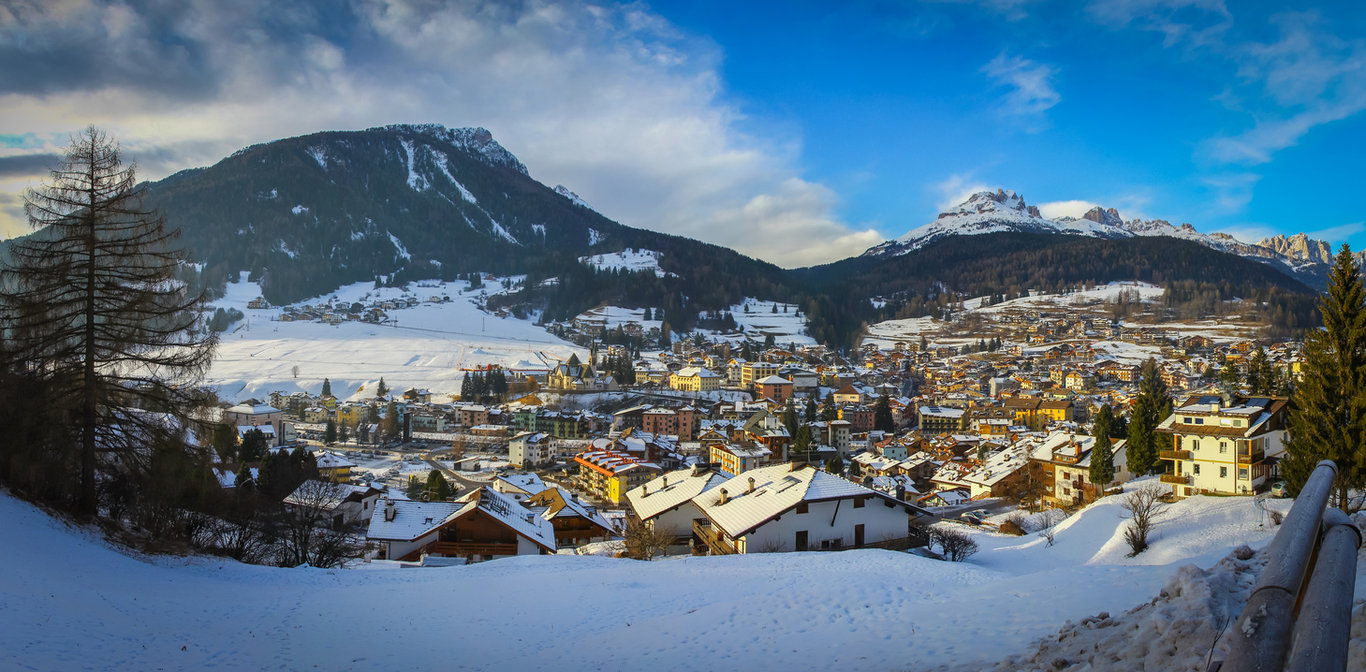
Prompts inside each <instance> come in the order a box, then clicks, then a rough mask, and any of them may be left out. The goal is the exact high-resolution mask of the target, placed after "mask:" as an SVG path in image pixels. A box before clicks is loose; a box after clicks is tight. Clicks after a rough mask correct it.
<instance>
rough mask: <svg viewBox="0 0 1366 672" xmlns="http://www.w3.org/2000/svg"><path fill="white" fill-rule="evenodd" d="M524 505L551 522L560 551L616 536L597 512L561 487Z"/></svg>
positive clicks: (531, 499) (544, 492)
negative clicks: (538, 511)
mask: <svg viewBox="0 0 1366 672" xmlns="http://www.w3.org/2000/svg"><path fill="white" fill-rule="evenodd" d="M523 505H525V506H526V507H528V508H529V509H531V510H532V511H536V510H538V509H540V510H541V512H540V514H539V515H540V517H541V518H544V519H545V520H548V521H550V526H551V527H552V528H553V529H554V533H555V545H556V546H557V547H558V548H576V547H578V546H582V545H583V544H587V543H590V542H594V541H605V540H607V539H609V538H611V537H612V535H614V534H616V530H615V529H613V527H612V523H610V522H608V521H607V519H606V518H604V517H603V516H602V514H600V513H598V512H597V510H596V509H594V508H593V507H591V506H588V505H587V504H585V503H583V502H581V501H579V496H578V495H575V494H572V493H566V492H565V491H563V490H561V489H559V488H546V489H544V490H542V491H540V492H539V493H537V494H535V495H533V496H531V497H529V498H527V499H526V500H525V501H524V502H523Z"/></svg>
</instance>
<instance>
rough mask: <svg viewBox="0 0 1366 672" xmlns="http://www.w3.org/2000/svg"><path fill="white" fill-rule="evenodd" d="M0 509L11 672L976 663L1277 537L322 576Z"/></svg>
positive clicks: (1244, 521)
mask: <svg viewBox="0 0 1366 672" xmlns="http://www.w3.org/2000/svg"><path fill="white" fill-rule="evenodd" d="M1276 504H1278V505H1280V506H1282V507H1283V506H1284V504H1285V502H1277V503H1276ZM0 518H3V519H4V520H5V521H6V525H5V528H6V531H7V532H8V533H9V536H10V539H12V540H15V541H16V542H20V541H21V543H9V544H5V545H4V546H3V548H0V566H4V567H5V568H6V571H5V572H3V573H0V608H3V610H4V613H5V614H7V615H9V617H8V618H7V619H6V626H5V627H4V628H0V650H3V651H5V652H6V654H7V655H6V657H5V660H6V661H7V664H16V665H18V666H19V669H30V670H82V669H101V670H103V669H183V670H191V669H193V670H198V669H206V668H215V669H253V670H255V669H279V670H296V669H315V668H316V669H328V670H391V669H414V670H448V669H492V670H503V669H517V670H565V669H590V668H591V669H606V670H618V669H650V670H695V669H714V668H727V669H730V668H735V669H752V670H798V669H803V670H804V669H838V670H925V669H941V668H949V669H961V670H979V669H983V668H986V667H989V666H991V665H993V664H996V663H997V662H999V661H1002V660H1004V659H1006V658H1008V657H1009V656H1012V655H1020V656H1024V657H1025V658H1028V657H1030V656H1031V655H1032V652H1034V651H1035V649H1036V648H1037V644H1035V641H1036V640H1037V639H1038V638H1041V637H1047V636H1050V635H1053V634H1054V633H1056V632H1057V631H1058V630H1059V628H1061V627H1063V626H1064V623H1066V622H1068V621H1072V622H1073V624H1076V623H1078V622H1080V621H1081V620H1082V619H1083V618H1086V617H1092V616H1095V615H1096V614H1098V613H1100V612H1108V613H1109V614H1110V615H1111V616H1112V620H1118V621H1120V622H1123V619H1124V618H1128V616H1126V615H1125V614H1124V612H1126V611H1127V610H1129V609H1130V608H1133V607H1135V606H1137V605H1140V604H1144V603H1147V602H1149V601H1151V600H1153V598H1154V597H1156V596H1157V595H1158V594H1159V592H1160V591H1162V590H1163V588H1164V586H1167V585H1168V584H1169V582H1171V581H1172V580H1173V577H1174V576H1178V568H1180V567H1182V566H1183V565H1187V564H1188V563H1194V564H1196V565H1199V566H1200V567H1209V566H1211V565H1213V564H1214V563H1216V562H1217V561H1219V560H1220V559H1221V558H1223V557H1224V556H1225V555H1227V554H1228V553H1229V552H1230V551H1231V550H1232V549H1234V548H1235V547H1237V546H1238V545H1239V544H1243V543H1246V544H1249V545H1251V546H1252V547H1253V548H1260V547H1262V546H1264V545H1265V543H1266V542H1267V541H1268V540H1269V538H1270V536H1271V535H1272V534H1273V532H1274V529H1275V528H1271V527H1266V528H1263V527H1258V525H1257V522H1258V516H1257V512H1256V511H1255V509H1254V508H1253V505H1252V501H1251V500H1249V499H1246V498H1208V497H1196V498H1192V499H1189V500H1185V501H1183V502H1180V503H1178V504H1176V505H1174V506H1173V507H1172V509H1171V510H1170V515H1168V516H1167V517H1166V518H1165V519H1164V522H1163V523H1162V524H1160V525H1159V526H1158V528H1157V536H1156V539H1155V540H1154V544H1153V547H1152V549H1151V550H1150V551H1148V552H1147V553H1144V554H1143V555H1140V556H1139V557H1137V558H1128V557H1125V548H1124V547H1123V542H1122V541H1121V540H1120V536H1119V535H1120V529H1121V523H1122V518H1123V516H1122V512H1121V510H1120V508H1119V506H1118V503H1117V502H1115V501H1111V500H1107V501H1102V502H1101V503H1099V504H1097V505H1095V506H1093V507H1091V508H1089V509H1087V510H1085V511H1084V512H1082V513H1081V514H1079V515H1077V516H1074V517H1073V518H1071V519H1069V520H1067V521H1065V522H1063V523H1062V524H1060V525H1059V526H1058V527H1057V533H1056V543H1055V544H1054V545H1053V546H1051V547H1049V546H1048V544H1047V542H1046V541H1045V540H1044V539H1043V538H1042V537H1039V536H1037V535H1032V536H1027V537H1007V536H1002V535H997V534H994V533H989V532H982V531H976V530H974V532H973V533H974V535H975V536H976V538H977V540H978V542H979V543H980V544H981V546H982V550H981V552H980V553H978V554H977V555H975V556H973V557H972V558H970V559H969V560H968V561H967V562H963V563H947V562H941V561H936V560H931V559H926V558H922V557H918V556H916V555H912V554H906V553H894V552H889V551H877V550H864V551H847V552H843V553H788V554H775V555H752V556H731V557H715V558H678V559H669V560H664V561H658V562H650V563H646V562H637V561H632V560H618V559H611V558H605V557H583V556H572V555H555V556H540V557H523V558H512V559H505V560H497V561H494V562H489V563H483V564H479V565H474V566H469V567H450V568H431V569H397V568H395V567H393V566H392V565H389V564H387V563H371V564H368V565H362V566H361V568H359V569H351V570H320V569H311V568H298V569H274V568H265V567H253V566H247V565H241V564H238V563H236V562H232V561H224V560H219V559H210V558H177V557H137V556H130V555H127V554H125V553H123V552H120V551H116V550H114V549H112V548H110V547H108V546H107V545H106V544H105V543H104V542H103V541H101V540H99V539H97V538H95V537H94V536H92V535H91V534H90V533H88V532H86V531H83V530H79V529H72V528H69V527H67V526H66V525H65V524H63V523H60V522H57V521H54V520H53V519H51V518H49V517H47V516H46V515H44V514H43V513H41V512H40V511H38V510H36V509H34V508H33V507H31V506H29V505H27V504H24V503H22V502H19V501H17V500H14V499H13V498H11V497H9V496H8V495H3V494H0ZM1179 572H1181V573H1182V574H1181V576H1178V580H1177V583H1178V585H1187V584H1191V583H1193V582H1196V579H1197V578H1199V576H1202V575H1201V574H1200V573H1199V570H1195V569H1193V568H1187V569H1180V570H1179ZM1182 577H1184V578H1182ZM1363 583H1366V582H1360V581H1359V582H1358V588H1357V592H1358V596H1360V594H1361V593H1362V592H1363V587H1362V585H1363ZM1190 592H1191V598H1190V599H1192V600H1196V599H1199V596H1198V595H1196V594H1195V593H1196V591H1193V590H1192V591H1190ZM1179 606H1180V605H1176V606H1173V607H1172V611H1176V610H1178V608H1179ZM1135 618H1143V619H1146V621H1145V622H1147V621H1153V620H1154V619H1155V618H1157V616H1154V615H1151V614H1146V612H1145V613H1140V614H1139V615H1138V616H1136V617H1135ZM1149 625H1152V623H1149ZM1158 625H1161V624H1160V623H1159V624H1158ZM1126 627H1128V626H1126ZM1133 627H1135V628H1137V627H1138V624H1135V625H1134V626H1133ZM1119 632H1122V629H1120V628H1115V629H1113V630H1107V631H1106V633H1108V634H1111V635H1113V633H1119ZM1140 643H1141V642H1140ZM1177 644H1179V645H1184V646H1187V648H1193V646H1202V647H1207V646H1208V642H1205V643H1203V644H1200V643H1199V642H1195V641H1189V642H1180V641H1178V642H1177ZM1153 645H1154V646H1169V645H1170V642H1167V641H1160V642H1156V643H1154V644H1153ZM1069 646H1070V643H1069ZM1204 650H1205V649H1204V648H1202V649H1201V650H1200V654H1199V655H1203V651H1204ZM1050 655H1051V654H1050ZM1069 655H1070V654H1069ZM1047 664H1048V661H1045V663H1044V665H1047ZM1010 669H1016V668H1015V667H1010ZM1021 669H1030V668H1029V667H1028V666H1022V668H1021ZM1088 669H1140V668H1139V667H1138V666H1135V665H1133V664H1130V665H1128V666H1125V667H1119V668H1103V667H1100V668H1088ZM1149 669H1157V668H1153V667H1150V668H1149ZM1162 669H1173V668H1162ZM1179 669H1185V668H1179Z"/></svg>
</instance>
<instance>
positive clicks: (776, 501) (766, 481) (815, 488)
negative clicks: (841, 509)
mask: <svg viewBox="0 0 1366 672" xmlns="http://www.w3.org/2000/svg"><path fill="white" fill-rule="evenodd" d="M750 479H753V480H754V491H753V492H749V482H750ZM722 490H725V491H726V502H725V503H724V504H722V503H720V500H721V491H722ZM860 496H869V497H876V498H880V499H885V500H889V501H893V502H896V503H897V504H898V505H900V506H903V507H904V508H905V509H906V510H907V511H910V510H913V509H915V507H914V506H912V505H910V504H908V503H906V502H901V501H898V500H896V499H893V498H891V497H888V496H886V495H884V494H882V493H879V492H876V491H874V490H869V489H868V488H865V487H863V486H861V485H859V484H857V483H853V482H850V481H847V480H845V479H843V478H840V477H839V476H836V475H834V474H829V473H826V472H824V471H820V470H819V469H816V468H815V467H813V466H810V465H807V466H804V467H800V468H797V469H796V470H793V469H792V468H791V466H790V465H789V464H787V463H784V464H777V465H773V466H770V467H760V468H758V469H750V470H749V471H746V472H743V473H741V474H740V475H738V476H736V477H734V478H732V479H730V480H728V481H726V482H725V483H722V484H721V485H719V486H718V487H715V488H712V489H710V490H707V491H706V492H703V493H702V494H700V495H698V496H697V497H695V498H693V503H694V504H696V505H697V508H698V509H701V511H702V513H703V514H705V515H706V516H707V518H709V519H711V521H712V522H713V523H715V524H716V525H717V526H719V527H720V528H721V529H722V530H724V531H725V532H726V534H727V535H729V536H730V537H731V538H735V537H741V536H744V535H746V534H749V533H750V532H752V531H754V529H755V528H757V527H759V526H760V525H763V524H764V523H766V522H768V521H770V520H772V519H773V518H774V517H776V516H778V515H780V514H782V513H783V512H784V511H787V510H788V509H791V508H793V507H795V506H796V505H797V504H798V503H800V502H817V501H827V500H836V499H845V498H852V497H860Z"/></svg>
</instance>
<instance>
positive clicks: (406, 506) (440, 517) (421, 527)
mask: <svg viewBox="0 0 1366 672" xmlns="http://www.w3.org/2000/svg"><path fill="white" fill-rule="evenodd" d="M388 505H389V502H386V503H385V504H384V505H381V506H376V507H375V512H374V515H372V516H371V518H370V530H369V533H368V536H369V538H371V539H379V540H383V541H412V540H414V539H417V538H419V537H421V536H424V535H426V534H427V533H429V532H431V531H433V530H435V529H437V528H438V527H441V526H442V525H445V524H446V523H449V522H450V521H453V520H456V519H458V518H461V517H463V516H467V515H469V514H471V513H473V512H474V511H476V510H477V511H483V512H484V513H486V514H488V515H489V517H491V518H493V519H495V520H497V521H499V522H501V523H503V524H504V525H507V526H508V527H509V528H511V529H512V531H514V532H516V533H517V534H519V535H521V536H523V537H526V538H527V539H530V540H531V541H533V542H535V543H537V544H539V545H540V546H542V547H543V548H546V549H550V550H554V548H555V529H554V527H552V526H551V524H550V521H548V520H546V519H545V518H542V517H541V516H538V515H536V514H535V513H534V512H532V511H531V510H529V509H527V508H526V507H525V506H522V505H521V503H520V502H518V501H517V500H515V499H513V498H511V497H509V496H508V495H505V494H503V493H501V492H498V491H497V490H494V489H493V488H489V487H483V488H478V489H475V490H473V491H472V492H470V493H469V494H467V495H465V496H464V497H461V498H460V499H458V500H456V501H454V502H403V501H393V507H394V519H393V520H392V521H388V520H385V509H386V508H387V507H388Z"/></svg>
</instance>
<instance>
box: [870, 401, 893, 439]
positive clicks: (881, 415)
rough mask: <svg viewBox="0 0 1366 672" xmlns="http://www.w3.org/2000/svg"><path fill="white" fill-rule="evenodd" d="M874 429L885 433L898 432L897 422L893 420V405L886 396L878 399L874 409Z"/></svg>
mask: <svg viewBox="0 0 1366 672" xmlns="http://www.w3.org/2000/svg"><path fill="white" fill-rule="evenodd" d="M873 429H880V430H882V431H884V432H891V431H895V430H896V420H895V419H893V418H892V404H891V402H890V401H888V400H887V395H885V394H884V395H882V396H881V397H878V400H877V406H874V407H873Z"/></svg>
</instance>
